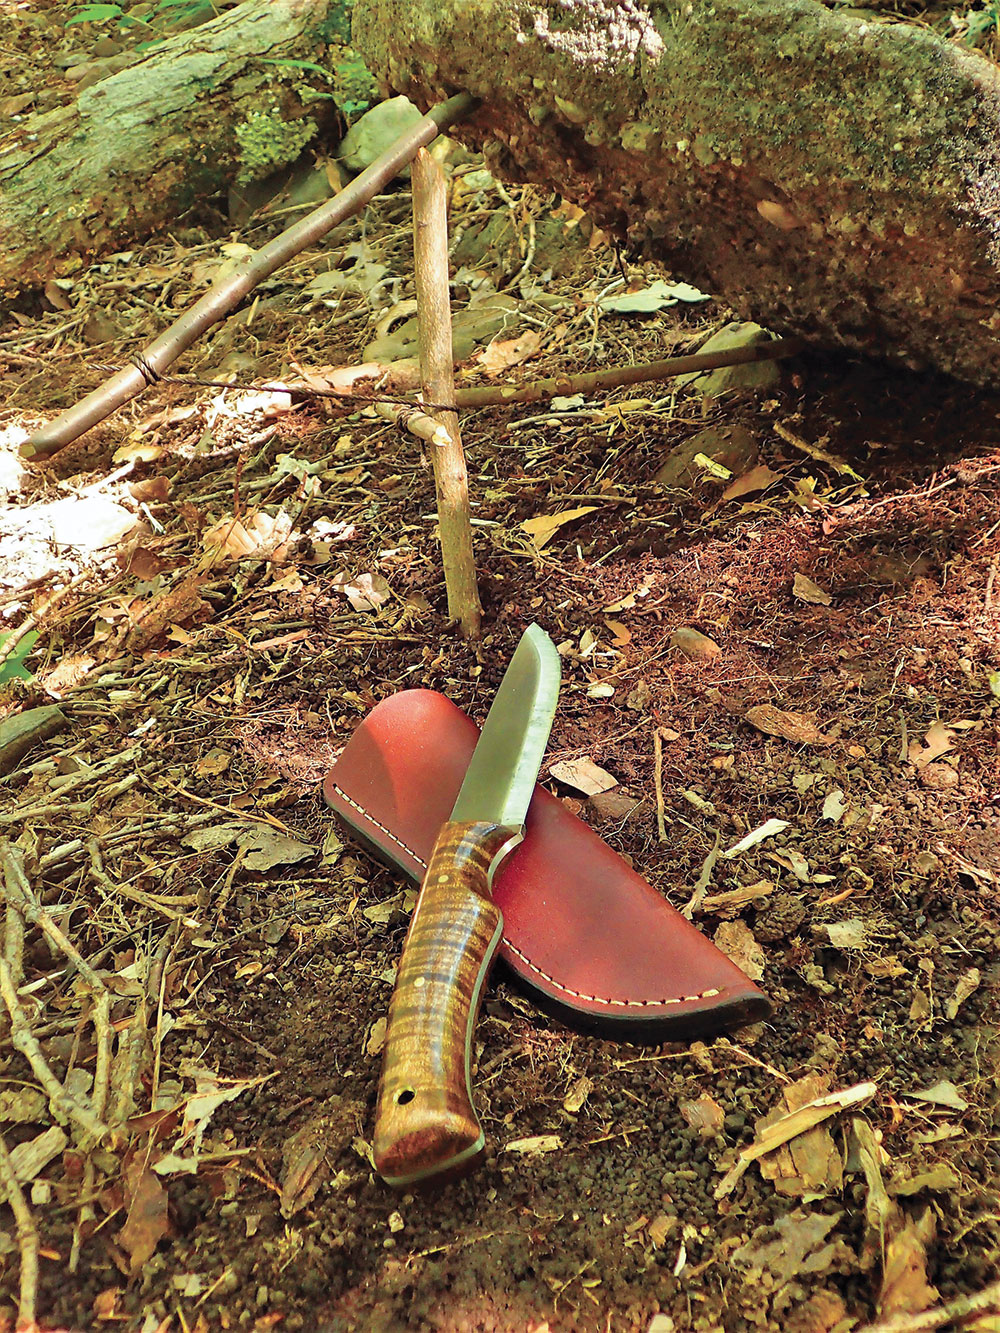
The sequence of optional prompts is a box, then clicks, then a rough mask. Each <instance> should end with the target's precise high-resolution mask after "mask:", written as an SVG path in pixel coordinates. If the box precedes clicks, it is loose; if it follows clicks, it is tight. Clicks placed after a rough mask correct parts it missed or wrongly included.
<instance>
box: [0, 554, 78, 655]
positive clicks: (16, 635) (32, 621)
mask: <svg viewBox="0 0 1000 1333" xmlns="http://www.w3.org/2000/svg"><path fill="white" fill-rule="evenodd" d="M89 577H90V571H89V570H84V571H83V572H82V573H80V574H77V575H76V577H75V578H72V579H70V581H69V583H67V584H64V586H63V587H61V588H57V589H56V590H55V592H51V593H49V594H48V596H47V597H46V598H45V599H44V601H43V602H42V603H41V604H40V605H39V607H38V608H37V610H35V611H32V613H31V614H30V615H29V616H26V617H25V618H24V620H22V621H21V623H20V625H18V626H17V628H16V629H13V630H11V631H10V633H9V634H8V635H7V637H6V639H5V640H4V643H3V646H2V647H0V662H6V660H7V658H8V657H12V656H13V655H14V650H15V649H16V648H17V645H18V644H19V643H20V642H21V640H22V639H23V638H24V636H25V635H26V634H30V633H31V631H32V630H33V629H36V628H37V627H38V625H39V624H40V623H41V621H43V620H44V619H45V617H46V616H47V615H48V613H49V612H50V611H51V610H52V609H53V607H56V606H58V605H59V603H60V602H61V601H62V600H63V598H64V597H66V596H68V595H69V593H71V592H72V591H73V589H74V588H78V587H79V586H80V584H81V583H83V582H84V580H85V579H88V578H89Z"/></svg>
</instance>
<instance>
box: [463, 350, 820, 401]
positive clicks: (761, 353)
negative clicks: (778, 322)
mask: <svg viewBox="0 0 1000 1333" xmlns="http://www.w3.org/2000/svg"><path fill="white" fill-rule="evenodd" d="M804 346H805V344H804V343H803V342H802V340H801V339H800V338H775V339H773V340H772V341H771V342H765V343H754V344H753V346H751V347H733V348H731V349H730V350H729V351H720V352H693V353H692V354H691V355H690V356H671V357H667V359H666V360H664V361H647V362H645V363H644V364H643V365H639V366H616V367H615V368H614V369H613V370H594V371H585V372H583V373H582V374H580V375H556V376H554V377H553V378H552V379H547V380H535V381H534V382H533V383H531V384H521V385H514V384H499V385H492V384H491V385H485V386H484V387H482V388H476V389H459V390H458V391H457V392H456V394H455V405H456V407H502V406H503V405H504V404H505V403H537V402H547V401H548V400H549V399H550V398H555V397H556V396H557V395H559V396H563V397H569V396H570V395H572V394H576V393H584V394H587V393H596V392H597V391H598V390H599V389H620V388H623V387H624V386H625V385H628V384H645V383H646V382H647V381H648V380H665V379H670V378H671V377H672V376H674V375H687V374H691V373H694V372H701V371H703V370H717V369H719V368H720V367H722V366H744V365H750V364H752V363H753V362H755V361H777V360H780V359H781V358H782V357H786V356H795V355H796V354H797V353H799V352H801V351H802V349H803V347H804Z"/></svg>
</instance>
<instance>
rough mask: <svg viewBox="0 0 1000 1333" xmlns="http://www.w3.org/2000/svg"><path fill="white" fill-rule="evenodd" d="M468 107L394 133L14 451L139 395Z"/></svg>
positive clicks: (32, 453) (450, 108) (26, 451)
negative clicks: (130, 360) (370, 158)
mask: <svg viewBox="0 0 1000 1333" xmlns="http://www.w3.org/2000/svg"><path fill="white" fill-rule="evenodd" d="M474 105H475V99H474V98H472V97H470V96H469V94H468V93H459V94H458V95H457V96H455V97H450V98H449V99H448V100H447V101H446V102H442V103H440V105H438V106H435V107H432V108H431V109H430V111H429V112H428V113H427V115H426V116H424V118H423V120H421V121H419V122H418V123H417V124H416V125H415V126H414V127H413V129H412V130H407V132H406V133H405V134H401V135H400V136H399V138H398V139H397V140H396V141H395V143H393V144H392V146H391V147H390V148H387V149H386V151H385V152H384V153H383V154H382V156H381V157H380V158H379V159H378V161H377V162H373V163H372V165H371V166H370V167H368V168H367V169H366V170H365V171H363V172H362V173H361V175H360V176H357V177H355V179H354V180H353V181H351V183H350V185H348V186H347V187H346V188H345V189H343V190H341V192H340V194H338V195H336V196H335V197H334V198H333V199H329V200H327V202H326V203H324V204H321V205H320V207H319V208H317V209H314V210H313V212H312V213H310V214H308V215H307V216H306V217H304V218H302V219H301V221H299V222H296V223H295V224H294V225H293V226H291V227H288V228H287V229H286V230H285V231H283V232H282V233H281V234H280V235H279V236H276V237H275V238H274V240H273V241H268V243H267V245H265V246H263V247H262V248H261V249H260V250H258V251H257V252H256V254H254V255H252V256H250V258H249V259H247V261H246V262H245V263H243V264H240V265H238V266H237V269H236V271H235V272H234V273H233V274H231V276H229V277H228V278H225V279H223V280H222V281H221V282H219V283H216V285H215V286H213V287H211V288H210V289H209V290H208V291H207V292H206V293H205V295H204V296H203V297H202V298H201V299H200V300H199V301H196V302H195V304H194V305H193V306H192V307H191V308H190V310H187V311H185V312H184V314H183V315H181V317H180V319H177V320H175V321H174V323H173V324H171V325H170V327H169V328H168V329H166V330H164V332H163V333H161V334H160V336H159V337H158V338H156V339H155V340H154V341H153V342H151V343H150V344H149V346H148V347H146V348H144V349H143V351H142V352H140V353H139V355H138V356H136V358H135V364H134V365H130V366H126V367H125V369H124V370H120V371H118V372H117V374H115V375H112V376H111V378H110V379H108V380H105V382H104V383H103V384H102V385H100V387H99V388H97V389H94V390H93V391H92V392H91V393H89V394H87V396H86V398H84V399H83V400H82V401H81V402H79V403H77V404H75V406H73V407H71V408H69V409H68V410H67V411H66V412H63V413H61V414H60V415H59V416H58V417H56V419H55V421H50V422H49V423H48V425H46V426H43V427H42V428H41V430H37V431H36V432H35V433H34V435H32V436H31V438H30V439H29V440H27V441H26V443H25V444H24V445H23V446H22V447H21V454H22V456H23V457H24V458H27V459H40V458H51V456H52V455H53V454H54V453H58V451H59V450H60V449H62V448H63V447H64V446H65V445H67V444H71V443H72V442H73V440H75V439H78V438H79V437H80V436H81V435H82V434H83V433H84V431H87V430H89V429H90V428H91V426H96V425H97V423H98V422H99V421H103V420H104V419H105V417H107V416H109V415H110V414H111V413H112V412H113V411H114V410H115V409H116V408H118V407H121V406H122V404H123V403H127V402H128V401H129V399H131V398H135V397H136V396H137V395H138V394H140V393H142V391H143V389H145V388H146V387H147V385H149V384H153V383H155V382H156V381H157V380H158V379H159V378H160V376H161V375H162V374H163V371H164V370H165V369H166V367H167V366H169V365H171V364H172V363H173V362H174V361H176V359H177V358H178V357H179V356H180V354H181V352H183V351H184V350H185V349H186V348H188V347H190V346H191V344H192V343H194V342H196V341H197V340H198V338H200V337H201V335H202V334H203V333H204V332H205V330H206V329H210V328H211V327H212V325H213V324H217V323H218V321H219V320H220V319H222V318H223V316H225V315H228V314H229V313H230V311H231V310H233V309H234V308H235V307H236V306H237V305H238V304H239V302H240V301H242V300H243V298H244V297H245V296H246V295H247V293H248V292H251V291H253V289H254V287H256V286H257V284H258V283H260V282H263V280H264V279H265V278H267V277H270V275H271V274H272V273H273V272H274V271H275V270H276V269H278V268H280V267H281V266H282V264H286V263H287V262H288V260H289V259H292V258H294V257H295V255H297V254H299V253H300V252H301V251H302V250H305V249H306V247H307V246H310V245H315V244H316V242H317V241H318V240H320V239H321V238H322V237H323V236H325V235H326V234H327V232H328V231H330V230H331V229H332V228H333V227H335V226H336V225H337V224H338V223H340V222H343V221H344V219H345V218H349V217H351V216H352V215H353V214H354V213H357V212H360V210H361V209H362V208H364V206H365V204H367V203H368V202H369V200H371V199H373V198H374V197H375V195H376V194H378V192H379V191H380V190H381V189H383V188H384V187H385V186H386V185H387V184H388V183H389V181H391V180H392V179H393V178H394V177H395V176H397V175H398V174H399V172H400V171H401V170H402V168H403V167H405V166H406V165H407V164H408V163H409V162H410V161H412V159H413V155H414V153H416V152H417V150H418V149H419V148H421V147H422V146H423V145H424V144H427V143H430V142H431V140H433V139H435V138H437V136H438V135H439V134H440V133H441V131H442V130H444V129H447V128H448V126H449V125H452V124H454V122H455V121H456V120H459V119H461V117H462V116H464V115H465V114H466V112H467V111H469V110H470V109H471V108H472V107H473V106H474Z"/></svg>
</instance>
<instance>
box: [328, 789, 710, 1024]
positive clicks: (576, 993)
mask: <svg viewBox="0 0 1000 1333" xmlns="http://www.w3.org/2000/svg"><path fill="white" fill-rule="evenodd" d="M331 786H332V787H333V790H334V791H335V792H336V793H337V795H338V796H340V797H342V798H343V799H344V800H345V801H346V802H347V804H348V805H349V806H350V807H351V809H352V810H357V812H358V814H359V815H364V817H365V819H367V820H368V822H369V823H370V824H374V825H375V827H376V828H377V829H381V831H382V832H383V833H384V834H385V836H386V837H387V838H390V839H391V840H392V841H393V842H394V843H395V844H396V846H397V847H401V848H402V849H403V851H404V852H405V853H406V854H407V856H412V857H413V859H414V861H416V863H417V865H421V866H423V867H424V869H425V870H426V869H427V862H426V861H425V860H424V859H423V857H422V856H418V855H417V853H416V852H415V851H414V850H413V848H412V847H407V845H406V843H405V842H403V841H402V839H401V838H397V837H396V835H395V833H393V831H392V829H388V828H386V826H385V825H384V824H380V823H379V821H378V820H377V819H375V818H374V816H373V815H371V814H369V812H368V811H367V810H366V809H365V808H364V806H363V805H359V804H358V803H357V801H356V800H355V799H354V797H353V796H349V795H348V794H347V792H346V791H344V789H343V787H338V786H337V784H336V783H335V782H334V783H331ZM504 944H505V945H506V946H507V948H508V949H509V950H510V951H511V953H514V954H517V956H518V958H520V960H521V962H522V963H524V965H525V967H528V968H530V969H531V971H532V972H535V973H537V974H538V976H540V977H544V978H545V980H546V981H548V982H550V983H551V985H553V986H555V987H557V988H558V989H559V990H561V991H562V992H563V993H564V994H565V995H572V996H573V997H574V999H577V1000H589V1001H591V1003H593V1004H609V1005H614V1006H616V1007H617V1008H620V1009H629V1008H631V1009H649V1008H657V1007H660V1006H662V1005H666V1004H688V1003H690V1001H692V1000H711V999H714V997H715V996H716V995H721V994H722V991H721V990H720V989H719V988H718V987H717V986H714V987H712V988H711V989H710V990H703V991H699V992H698V994H697V995H672V996H670V997H669V998H667V999H665V1000H611V999H606V998H605V997H604V996H601V995H588V994H587V993H586V991H580V990H574V989H573V987H572V986H566V985H564V984H563V983H562V982H561V981H557V980H556V978H555V977H553V976H551V975H550V974H549V973H548V972H545V971H543V970H542V968H540V967H539V966H538V965H537V963H533V962H532V961H531V959H530V958H529V957H528V956H527V955H526V954H524V953H522V952H521V950H520V949H519V948H518V947H517V945H516V944H511V942H510V940H508V939H507V938H506V937H504Z"/></svg>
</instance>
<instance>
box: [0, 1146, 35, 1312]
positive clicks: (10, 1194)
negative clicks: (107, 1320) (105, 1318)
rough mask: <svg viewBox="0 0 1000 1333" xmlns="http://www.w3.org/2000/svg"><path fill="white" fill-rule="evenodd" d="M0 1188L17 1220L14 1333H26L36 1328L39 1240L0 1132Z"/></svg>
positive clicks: (33, 1220)
mask: <svg viewBox="0 0 1000 1333" xmlns="http://www.w3.org/2000/svg"><path fill="white" fill-rule="evenodd" d="M0 1189H2V1191H3V1193H4V1196H5V1197H6V1200H7V1202H8V1204H9V1205H10V1210H11V1212H12V1213H13V1214H14V1221H15V1222H16V1223H17V1247H18V1250H19V1251H20V1257H21V1283H20V1291H19V1294H18V1300H17V1324H16V1326H15V1333H20V1330H23V1331H24V1333H28V1330H29V1329H34V1328H36V1327H37V1325H36V1323H35V1305H36V1303H37V1299H38V1252H39V1250H40V1249H41V1243H40V1242H39V1239H38V1228H37V1227H36V1226H35V1219H34V1218H33V1217H32V1215H31V1209H30V1208H29V1207H28V1201H27V1199H26V1198H25V1197H24V1193H23V1191H22V1189H21V1186H20V1185H19V1184H18V1183H17V1172H16V1171H15V1170H14V1163H13V1162H12V1161H11V1156H10V1150H9V1149H8V1147H7V1143H6V1141H5V1139H4V1138H3V1135H0Z"/></svg>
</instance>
